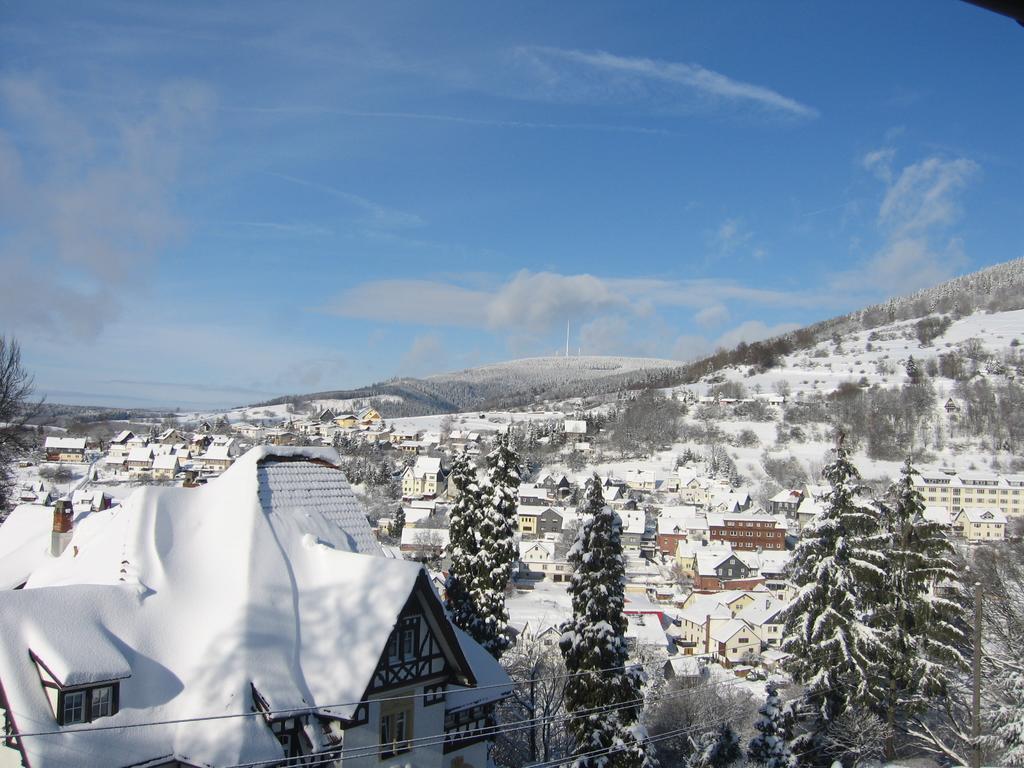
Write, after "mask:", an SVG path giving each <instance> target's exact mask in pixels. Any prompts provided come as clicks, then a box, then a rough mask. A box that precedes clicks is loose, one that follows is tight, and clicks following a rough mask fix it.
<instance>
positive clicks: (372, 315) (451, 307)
mask: <svg viewBox="0 0 1024 768" xmlns="http://www.w3.org/2000/svg"><path fill="white" fill-rule="evenodd" d="M727 301H741V302H744V303H745V304H757V305H763V306H773V307H786V308H790V307H815V306H825V305H827V304H828V301H829V300H828V298H827V297H822V296H820V295H817V294H812V293H806V294H804V293H787V292H784V291H771V290H766V289H760V288H750V287H747V286H743V285H739V284H737V283H734V282H732V281H728V280H666V279H662V278H606V277H598V276H595V275H587V274H581V275H562V274H557V273H554V272H529V271H527V270H523V271H521V272H519V273H517V274H516V275H515V276H513V277H512V278H511V279H509V280H507V281H505V282H503V283H499V284H497V285H496V286H495V287H493V288H489V289H485V288H466V287H463V286H461V285H458V284H456V283H453V282H442V281H439V280H371V281H368V282H365V283H361V284H359V285H355V286H353V287H351V288H349V289H347V290H346V291H345V292H343V293H342V294H341V295H340V296H338V297H336V298H335V299H333V300H331V301H330V302H328V303H327V304H326V305H325V306H323V307H320V308H319V309H320V311H322V312H325V313H327V314H333V315H338V316H341V317H354V318H360V319H366V320H381V321H390V322H400V323H409V324H415V325H423V326H454V327H465V328H487V329H489V330H492V331H502V332H516V333H520V334H524V335H527V336H532V335H536V334H542V333H545V332H549V331H553V330H558V329H560V328H564V326H565V322H566V320H570V321H572V322H573V324H577V325H578V324H580V323H584V322H587V321H589V320H591V319H593V318H596V317H599V316H604V315H607V314H609V313H617V314H620V315H623V316H630V317H650V316H653V314H654V313H656V312H657V311H658V310H659V309H662V308H668V307H692V308H694V309H698V310H704V309H707V308H710V307H715V306H716V305H722V304H724V302H727ZM715 314H718V315H719V316H720V315H721V310H713V311H712V312H710V313H709V314H708V315H706V316H705V317H708V318H709V317H714V316H715Z"/></svg>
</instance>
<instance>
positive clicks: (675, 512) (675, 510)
mask: <svg viewBox="0 0 1024 768" xmlns="http://www.w3.org/2000/svg"><path fill="white" fill-rule="evenodd" d="M657 526H658V527H657V542H658V551H659V552H661V553H662V554H663V555H665V556H666V557H671V556H673V555H675V553H676V549H677V547H678V545H679V542H680V541H688V540H691V539H700V538H704V537H705V536H706V534H707V530H708V523H707V518H705V517H704V516H703V515H698V514H697V508H696V507H695V506H692V505H686V506H681V507H664V508H662V509H661V511H660V512H659V513H658V523H657Z"/></svg>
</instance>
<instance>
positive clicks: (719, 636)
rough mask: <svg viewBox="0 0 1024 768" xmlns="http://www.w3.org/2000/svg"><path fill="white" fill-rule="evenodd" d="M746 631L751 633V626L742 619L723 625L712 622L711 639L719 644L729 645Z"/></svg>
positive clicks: (732, 620) (725, 622) (724, 622)
mask: <svg viewBox="0 0 1024 768" xmlns="http://www.w3.org/2000/svg"><path fill="white" fill-rule="evenodd" d="M744 630H746V631H748V632H749V631H750V626H749V625H748V624H747V622H745V621H743V620H742V619H731V620H729V621H723V622H722V623H721V624H715V623H714V622H712V627H711V639H712V640H714V641H715V642H717V643H727V642H729V641H730V640H731V639H732V638H733V637H735V636H736V635H737V634H739V633H740V632H743V631H744Z"/></svg>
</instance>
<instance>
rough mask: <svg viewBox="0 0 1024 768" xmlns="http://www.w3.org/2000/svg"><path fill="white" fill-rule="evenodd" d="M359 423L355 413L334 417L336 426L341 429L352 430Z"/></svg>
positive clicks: (340, 414)
mask: <svg viewBox="0 0 1024 768" xmlns="http://www.w3.org/2000/svg"><path fill="white" fill-rule="evenodd" d="M358 421H359V419H358V417H357V416H356V415H355V414H354V413H339V414H338V415H337V416H335V417H334V424H335V425H336V426H338V427H340V428H341V429H352V428H354V427H355V426H356V423H357V422H358Z"/></svg>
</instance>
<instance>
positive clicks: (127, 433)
mask: <svg viewBox="0 0 1024 768" xmlns="http://www.w3.org/2000/svg"><path fill="white" fill-rule="evenodd" d="M133 437H135V433H134V432H132V431H131V430H130V429H125V430H122V431H120V432H118V433H117V437H115V438H114V439H113V440H111V441H110V442H111V444H115V443H116V444H118V445H120V444H122V443H125V442H127V441H128V440H130V439H131V438H133Z"/></svg>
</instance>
